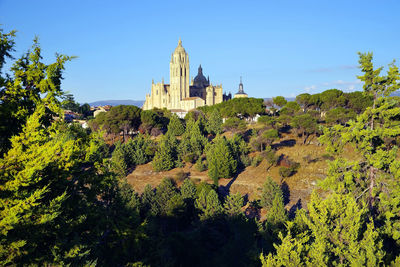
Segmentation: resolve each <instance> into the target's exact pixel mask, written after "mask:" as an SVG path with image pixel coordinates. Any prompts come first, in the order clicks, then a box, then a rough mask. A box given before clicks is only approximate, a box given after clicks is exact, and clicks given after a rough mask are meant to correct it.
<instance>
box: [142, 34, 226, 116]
mask: <svg viewBox="0 0 400 267" xmlns="http://www.w3.org/2000/svg"><path fill="white" fill-rule="evenodd" d="M169 73H170V84H165V83H164V79H163V81H162V82H161V83H154V81H153V82H152V84H151V92H150V94H147V95H146V100H145V102H144V104H143V109H144V110H148V109H153V108H167V109H170V110H184V111H189V110H192V109H195V108H197V107H201V106H204V105H215V104H218V103H221V102H222V101H225V100H227V99H230V97H229V96H226V95H224V94H223V92H222V85H217V86H215V85H212V84H211V83H210V79H209V78H206V77H204V75H203V69H202V67H201V65H200V66H199V68H198V73H197V76H196V77H195V78H194V80H192V81H191V82H190V83H189V56H188V54H187V53H186V51H185V49H184V48H183V47H182V41H181V40H179V42H178V46H177V47H176V48H175V51H174V53H172V56H171V62H170V63H169Z"/></svg>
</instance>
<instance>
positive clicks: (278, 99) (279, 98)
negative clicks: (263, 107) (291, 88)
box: [272, 96, 287, 107]
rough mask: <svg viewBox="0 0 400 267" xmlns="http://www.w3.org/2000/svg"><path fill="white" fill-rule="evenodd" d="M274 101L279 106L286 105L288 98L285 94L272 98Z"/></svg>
mask: <svg viewBox="0 0 400 267" xmlns="http://www.w3.org/2000/svg"><path fill="white" fill-rule="evenodd" d="M272 101H273V102H274V104H275V105H277V106H278V107H283V106H285V105H286V103H287V100H286V99H285V98H284V97H283V96H277V97H274V98H272Z"/></svg>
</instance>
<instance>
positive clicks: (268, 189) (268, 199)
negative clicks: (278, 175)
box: [260, 176, 283, 210]
mask: <svg viewBox="0 0 400 267" xmlns="http://www.w3.org/2000/svg"><path fill="white" fill-rule="evenodd" d="M276 196H280V197H281V198H282V199H283V193H282V190H281V188H280V187H279V185H278V184H277V183H276V182H275V181H274V180H272V178H271V177H270V176H268V177H267V179H266V180H265V183H264V185H263V188H262V193H261V197H260V204H261V206H262V207H263V208H265V209H267V210H269V209H271V207H272V203H273V201H274V199H275V197H276Z"/></svg>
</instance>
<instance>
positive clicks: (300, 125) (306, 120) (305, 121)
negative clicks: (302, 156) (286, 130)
mask: <svg viewBox="0 0 400 267" xmlns="http://www.w3.org/2000/svg"><path fill="white" fill-rule="evenodd" d="M291 125H292V127H293V128H294V129H296V131H297V133H300V134H301V135H302V136H303V138H304V139H303V144H306V142H307V139H308V138H309V136H310V135H312V134H315V133H318V131H319V128H318V124H317V120H316V119H315V118H314V117H312V116H311V115H310V114H308V113H306V114H302V115H297V116H295V117H294V118H293V119H292V123H291Z"/></svg>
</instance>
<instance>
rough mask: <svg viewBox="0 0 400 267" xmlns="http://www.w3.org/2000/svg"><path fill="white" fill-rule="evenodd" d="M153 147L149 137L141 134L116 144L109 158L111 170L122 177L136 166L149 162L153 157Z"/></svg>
mask: <svg viewBox="0 0 400 267" xmlns="http://www.w3.org/2000/svg"><path fill="white" fill-rule="evenodd" d="M153 146H154V143H153V141H151V140H150V137H149V136H145V135H142V134H139V135H138V136H136V137H135V138H133V139H130V140H129V141H128V142H126V143H123V144H121V143H117V145H116V147H115V149H114V151H113V153H112V157H111V162H112V166H113V170H114V171H115V172H116V173H118V174H120V175H122V176H124V175H126V174H127V172H128V170H129V169H131V168H133V167H135V166H136V165H141V164H145V163H147V162H149V161H150V160H151V159H152V157H153V150H152V147H153Z"/></svg>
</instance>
